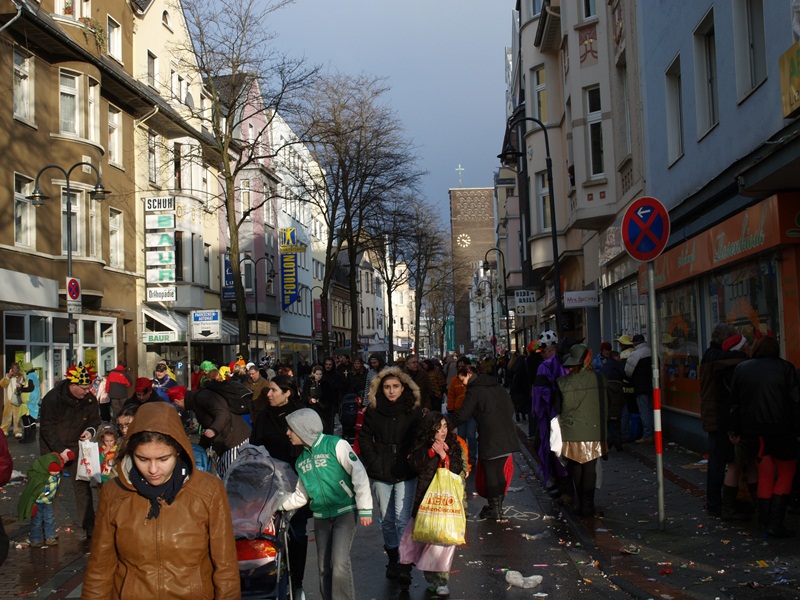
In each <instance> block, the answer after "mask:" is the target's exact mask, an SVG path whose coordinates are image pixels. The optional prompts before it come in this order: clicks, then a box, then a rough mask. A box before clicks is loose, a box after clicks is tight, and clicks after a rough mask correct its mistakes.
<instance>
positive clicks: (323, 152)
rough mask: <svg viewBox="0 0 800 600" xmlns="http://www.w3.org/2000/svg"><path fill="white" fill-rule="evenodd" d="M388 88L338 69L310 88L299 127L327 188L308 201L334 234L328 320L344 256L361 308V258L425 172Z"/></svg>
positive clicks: (354, 330) (328, 266) (354, 335)
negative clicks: (399, 199) (396, 201)
mask: <svg viewBox="0 0 800 600" xmlns="http://www.w3.org/2000/svg"><path fill="white" fill-rule="evenodd" d="M387 91H388V87H386V85H385V83H384V81H383V79H382V78H380V77H372V76H368V75H363V74H362V75H355V76H353V75H344V74H341V73H334V74H332V75H329V76H328V77H325V78H323V79H321V80H320V81H319V82H318V84H317V85H316V86H315V87H314V89H313V90H312V91H311V92H310V93H308V96H307V99H308V103H307V110H306V111H304V112H303V113H302V114H301V115H300V124H299V129H301V130H303V131H306V132H308V139H309V147H310V149H311V151H312V154H313V155H314V157H315V158H316V161H317V163H318V165H319V168H320V170H321V172H322V173H323V179H324V182H323V183H324V186H325V190H324V191H325V192H326V194H320V193H319V190H311V191H313V192H314V193H311V194H308V199H309V200H310V201H312V202H315V201H316V202H320V203H324V204H322V205H320V206H319V207H318V208H319V211H318V212H319V214H320V215H321V216H322V217H323V219H324V220H325V225H326V226H327V231H328V246H327V254H326V257H325V279H324V281H323V286H322V287H323V292H322V307H323V308H322V309H323V319H324V321H326V322H329V321H328V315H327V310H328V303H327V298H328V294H329V288H330V279H331V276H332V274H333V271H334V267H335V266H336V263H337V260H338V258H339V256H340V255H341V254H344V256H346V262H347V265H348V266H349V274H348V276H349V279H348V283H349V288H350V303H351V306H354V307H355V306H358V286H357V277H358V269H357V261H358V258H359V256H360V255H361V254H362V253H363V252H365V251H369V250H372V249H374V248H376V247H379V246H380V244H382V243H383V237H382V223H383V217H384V216H385V213H386V211H387V210H390V207H391V205H392V201H393V199H394V198H396V197H397V196H399V195H402V194H405V193H407V192H409V191H410V190H413V189H414V188H415V186H416V184H417V182H418V181H419V178H420V177H421V176H422V174H423V172H422V171H420V170H418V169H417V167H416V164H415V163H416V159H417V157H416V154H415V152H414V148H413V147H412V145H411V143H410V142H409V141H408V140H407V139H406V138H405V135H404V131H403V127H402V125H401V123H400V121H399V120H398V118H397V116H396V115H395V114H394V112H393V111H392V110H391V109H390V108H389V107H388V106H386V105H385V104H384V103H383V100H384V95H385V94H386V92H387ZM306 181H314V179H313V178H306ZM298 183H302V182H298ZM350 337H351V344H352V347H353V348H355V347H356V345H357V342H358V321H357V320H356V319H353V320H352V322H351V331H350ZM323 345H324V346H326V347H327V345H328V332H327V331H323Z"/></svg>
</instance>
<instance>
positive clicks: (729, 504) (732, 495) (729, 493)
mask: <svg viewBox="0 0 800 600" xmlns="http://www.w3.org/2000/svg"><path fill="white" fill-rule="evenodd" d="M738 495H739V488H738V487H736V486H733V485H725V486H722V520H723V521H747V520H748V519H749V518H750V517H749V516H748V515H746V514H744V513H743V512H741V511H739V510H737V509H736V496H738Z"/></svg>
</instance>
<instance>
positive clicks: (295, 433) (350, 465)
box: [279, 408, 372, 600]
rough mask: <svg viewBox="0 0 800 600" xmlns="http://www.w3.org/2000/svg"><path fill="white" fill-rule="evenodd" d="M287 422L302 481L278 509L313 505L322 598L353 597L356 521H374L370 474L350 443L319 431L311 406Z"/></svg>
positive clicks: (343, 599) (366, 524)
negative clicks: (298, 448) (299, 451)
mask: <svg viewBox="0 0 800 600" xmlns="http://www.w3.org/2000/svg"><path fill="white" fill-rule="evenodd" d="M286 422H287V424H288V430H287V433H286V434H287V436H288V438H289V440H291V442H292V444H293V445H295V446H298V447H300V448H302V451H301V454H300V457H299V458H298V459H297V463H296V467H297V473H298V475H299V476H300V480H299V481H298V483H297V488H296V489H295V491H294V493H292V494H291V495H290V496H288V497H287V498H285V499H284V500H283V501H282V502H281V506H280V508H279V510H294V509H296V508H300V507H301V506H305V505H306V504H308V505H309V506H310V507H311V511H312V513H313V515H314V537H315V541H316V545H317V563H318V567H319V587H320V593H321V594H322V599H323V600H355V598H356V594H355V585H354V583H353V569H352V565H351V562H350V548H351V546H352V544H353V537H354V536H355V533H356V525H357V523H358V522H359V521H360V522H361V525H362V526H364V527H369V526H370V525H371V524H372V495H371V494H370V490H369V478H368V477H367V473H366V471H365V470H364V466H363V465H362V464H361V461H359V460H358V457H357V456H356V455H355V453H354V452H353V449H352V448H351V447H350V444H348V443H347V442H346V441H345V440H343V439H341V438H340V437H336V436H333V435H326V434H324V433H323V432H322V420H321V419H320V418H319V415H318V414H317V413H316V412H315V411H313V410H311V409H309V408H303V409H300V410H297V411H295V412H292V413H289V414H288V415H286Z"/></svg>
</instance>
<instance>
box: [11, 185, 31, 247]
mask: <svg viewBox="0 0 800 600" xmlns="http://www.w3.org/2000/svg"><path fill="white" fill-rule="evenodd" d="M32 193H33V179H29V178H28V177H25V176H24V175H19V174H18V173H15V174H14V244H15V245H16V246H25V247H27V248H30V247H32V246H33V239H32V237H33V231H34V227H33V207H32V206H31V201H30V200H28V199H27V198H26V196H30V195H31V194H32Z"/></svg>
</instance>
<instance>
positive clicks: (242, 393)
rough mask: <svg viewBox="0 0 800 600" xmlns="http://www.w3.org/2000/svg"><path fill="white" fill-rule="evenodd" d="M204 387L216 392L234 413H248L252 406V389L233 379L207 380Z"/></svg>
mask: <svg viewBox="0 0 800 600" xmlns="http://www.w3.org/2000/svg"><path fill="white" fill-rule="evenodd" d="M206 388H208V389H209V390H211V391H212V392H216V393H217V394H219V395H220V396H222V397H223V398H225V401H226V402H227V403H228V408H229V409H230V411H231V412H232V413H233V414H234V415H249V414H250V411H251V409H252V407H253V391H252V390H249V389H247V388H246V387H245V386H244V384H242V383H239V382H238V381H236V380H235V379H229V380H227V381H209V382H207V383H206Z"/></svg>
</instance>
